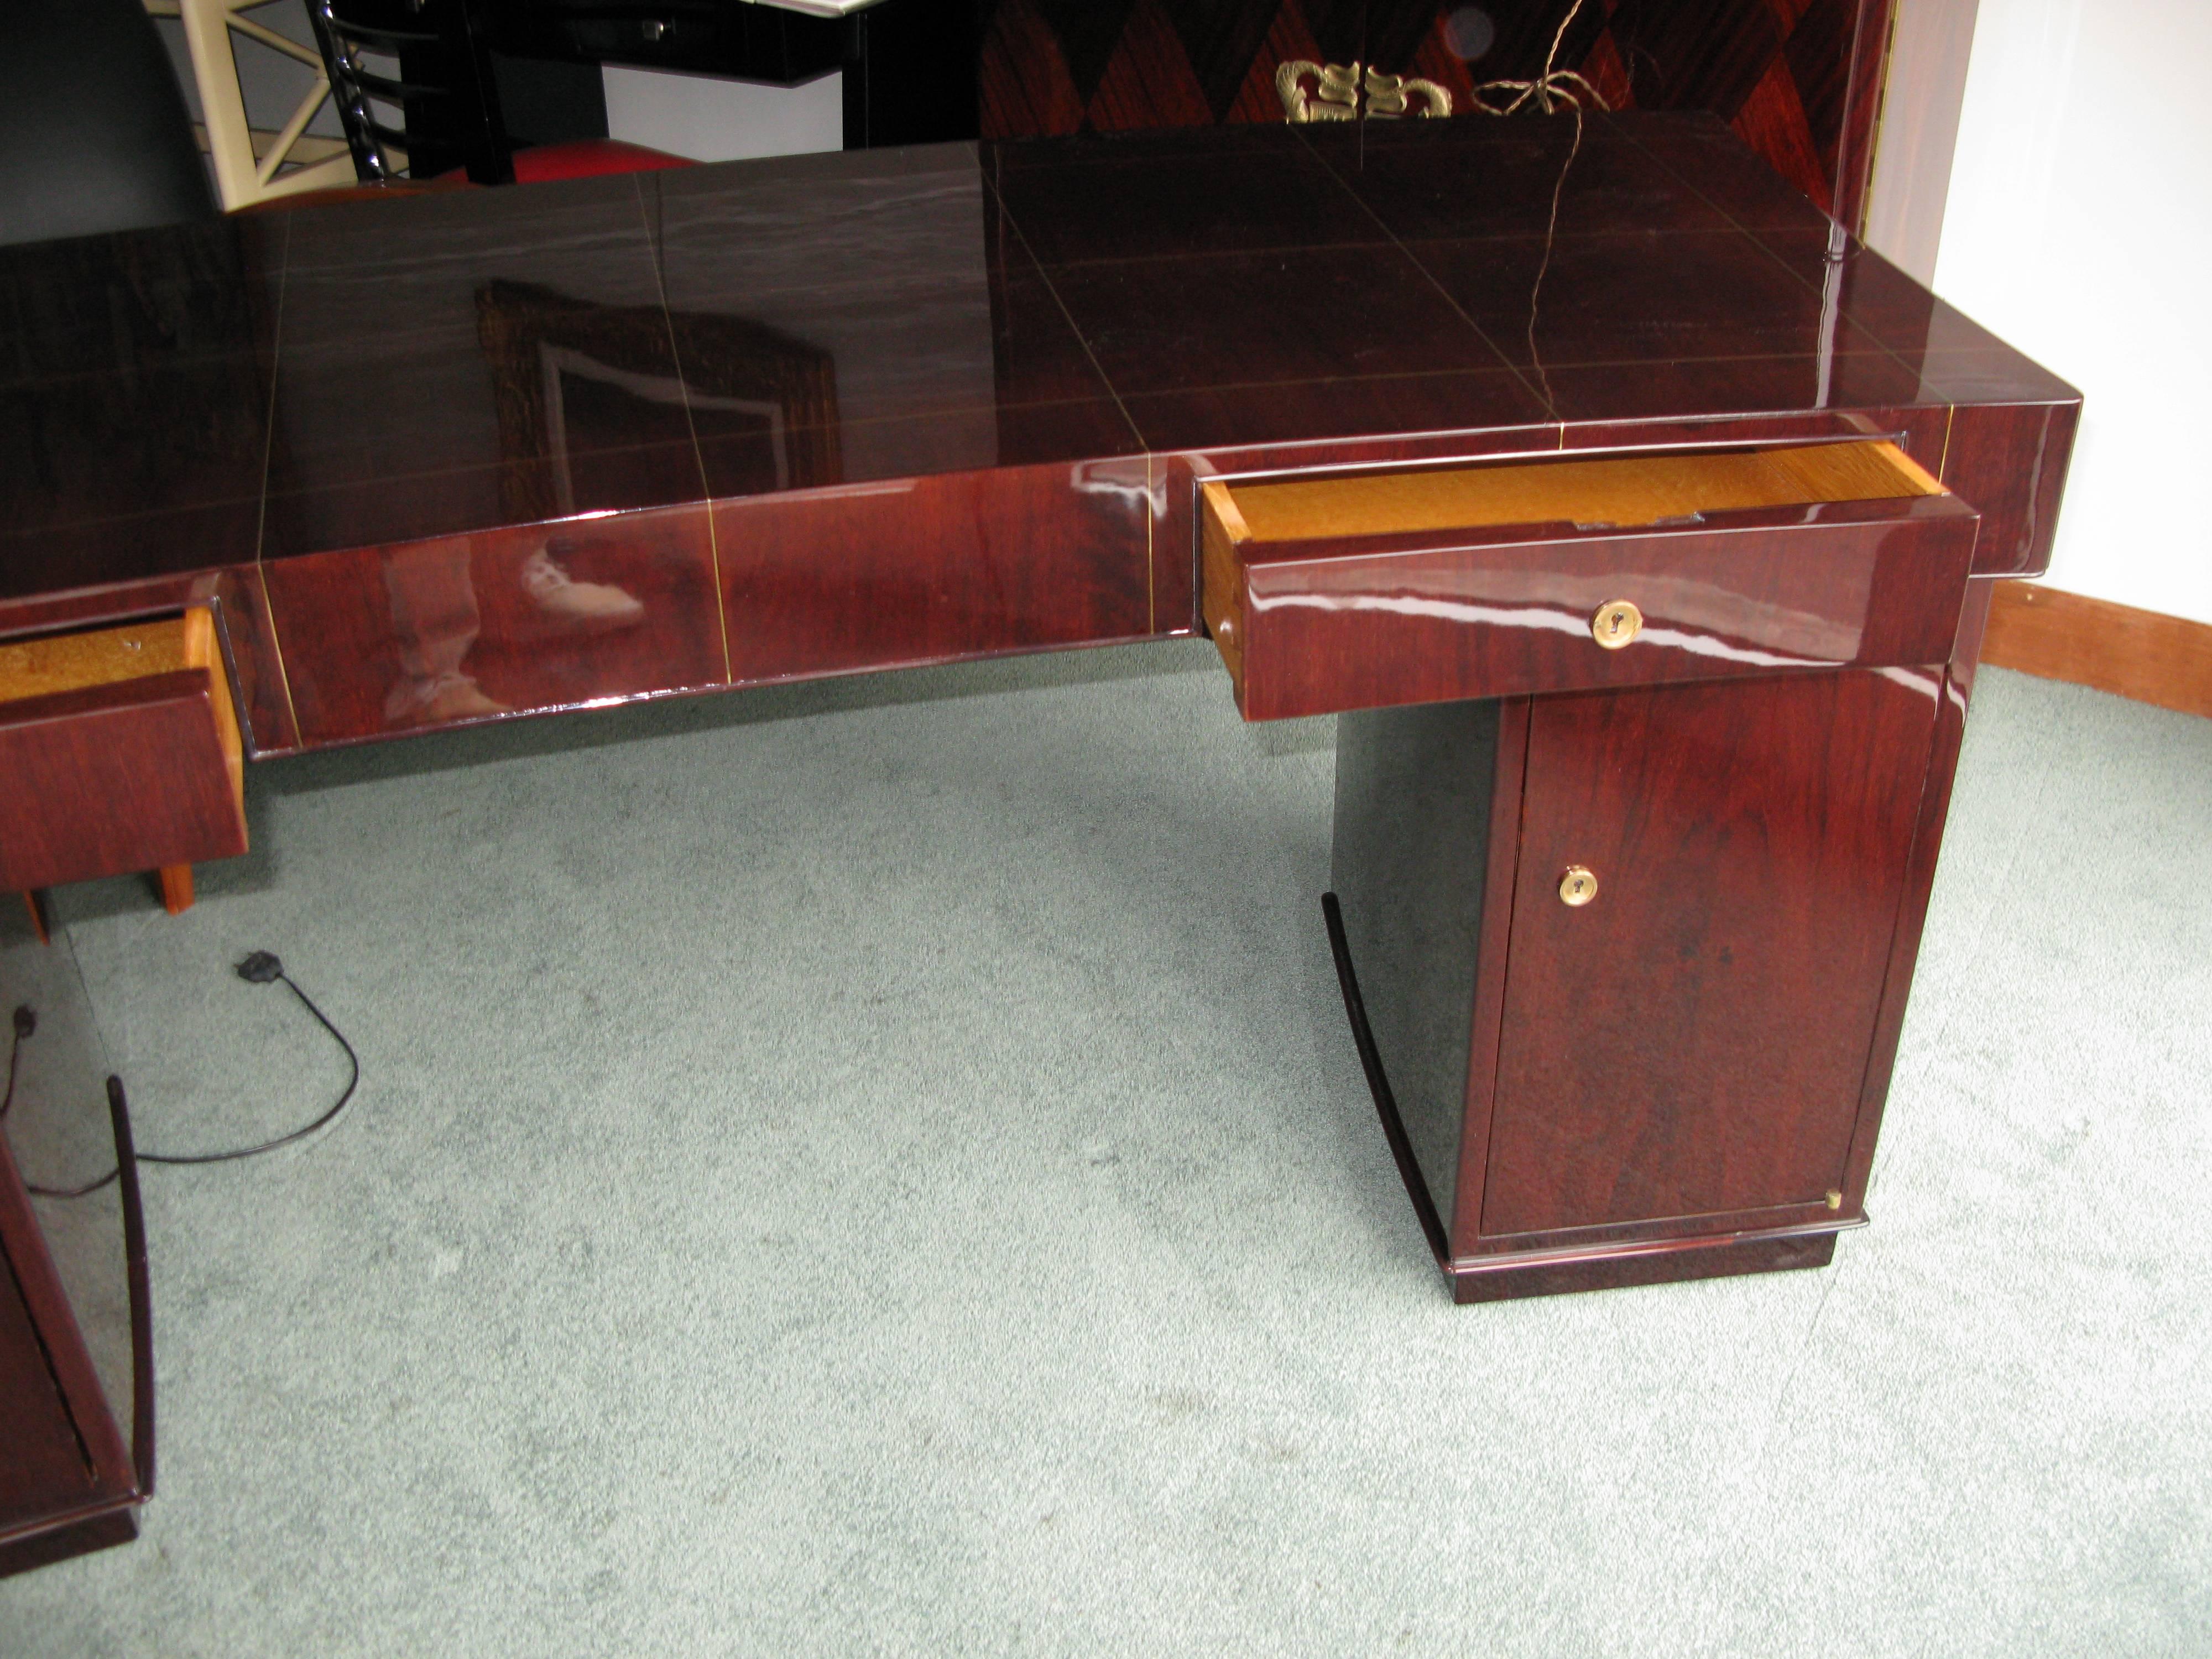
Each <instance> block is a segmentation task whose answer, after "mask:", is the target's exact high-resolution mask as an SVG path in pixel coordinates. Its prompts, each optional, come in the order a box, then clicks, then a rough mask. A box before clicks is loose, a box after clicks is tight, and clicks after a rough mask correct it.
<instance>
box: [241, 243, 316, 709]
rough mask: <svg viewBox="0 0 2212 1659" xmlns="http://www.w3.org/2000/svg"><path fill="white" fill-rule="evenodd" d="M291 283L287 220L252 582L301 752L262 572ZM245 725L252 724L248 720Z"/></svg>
mask: <svg viewBox="0 0 2212 1659" xmlns="http://www.w3.org/2000/svg"><path fill="white" fill-rule="evenodd" d="M291 283H292V222H291V220H290V219H289V218H287V219H286V220H285V221H284V240H283V242H282V243H281V244H280V245H279V247H278V252H277V255H276V321H275V322H274V324H273V325H271V327H270V340H269V418H268V422H267V423H266V425H265V427H264V430H263V432H262V435H261V506H260V513H259V516H258V517H257V518H256V519H255V520H254V521H253V580H254V586H257V587H258V588H259V589H260V590H261V616H262V619H263V620H264V621H265V622H266V623H268V624H269V643H270V645H272V646H274V647H276V684H277V686H278V687H279V688H280V689H281V690H283V693H284V712H285V713H286V714H289V716H291V720H292V743H293V746H294V747H295V748H299V749H305V748H306V747H307V733H306V732H305V731H303V730H302V729H301V726H300V710H299V707H298V705H297V704H295V703H294V702H293V701H292V668H291V665H290V664H289V663H287V662H286V661H285V660H284V641H283V640H281V639H279V638H278V637H277V635H276V604H275V602H274V601H272V600H271V599H270V597H269V580H268V577H267V575H266V574H264V570H263V568H262V567H263V566H264V565H265V564H266V563H267V562H268V561H269V469H270V467H271V466H273V465H276V371H277V369H278V368H279V367H281V366H282V364H283V361H284V295H285V294H286V292H287V291H288V290H289V289H290V287H291ZM247 723H248V724H249V725H251V724H252V720H251V717H250V716H249V717H248V721H247ZM254 746H255V747H256V748H258V747H259V746H260V745H259V744H255V745H254Z"/></svg>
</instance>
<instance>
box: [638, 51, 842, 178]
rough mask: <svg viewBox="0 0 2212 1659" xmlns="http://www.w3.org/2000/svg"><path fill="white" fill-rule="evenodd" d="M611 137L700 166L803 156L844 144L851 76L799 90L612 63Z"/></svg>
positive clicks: (822, 80) (831, 78) (811, 83)
mask: <svg viewBox="0 0 2212 1659" xmlns="http://www.w3.org/2000/svg"><path fill="white" fill-rule="evenodd" d="M599 78H600V80H601V81H602V82H604V83H605V87H606V89H607V137H610V138H620V139H623V140H624V141H626V142H627V143H633V144H643V145H645V146H646V147H647V149H665V150H666V151H667V152H668V153H669V154H670V155H688V156H690V158H691V159H692V160H693V161H744V160H745V159H746V158H748V157H750V156H755V155H805V154H806V153H807V152H809V151H812V150H825V149H843V148H844V147H845V77H844V76H843V75H842V73H841V72H839V71H837V70H831V71H830V72H829V74H827V75H824V76H820V77H818V78H817V79H816V80H812V81H808V82H805V83H804V84H802V85H799V86H795V87H774V86H765V85H763V84H761V83H760V82H754V81H727V80H722V79H720V78H717V77H714V76H703V75H674V74H670V73H668V72H666V71H664V70H639V69H625V68H622V67H619V66H617V65H616V64H608V65H606V67H605V69H603V70H600V72H599Z"/></svg>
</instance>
